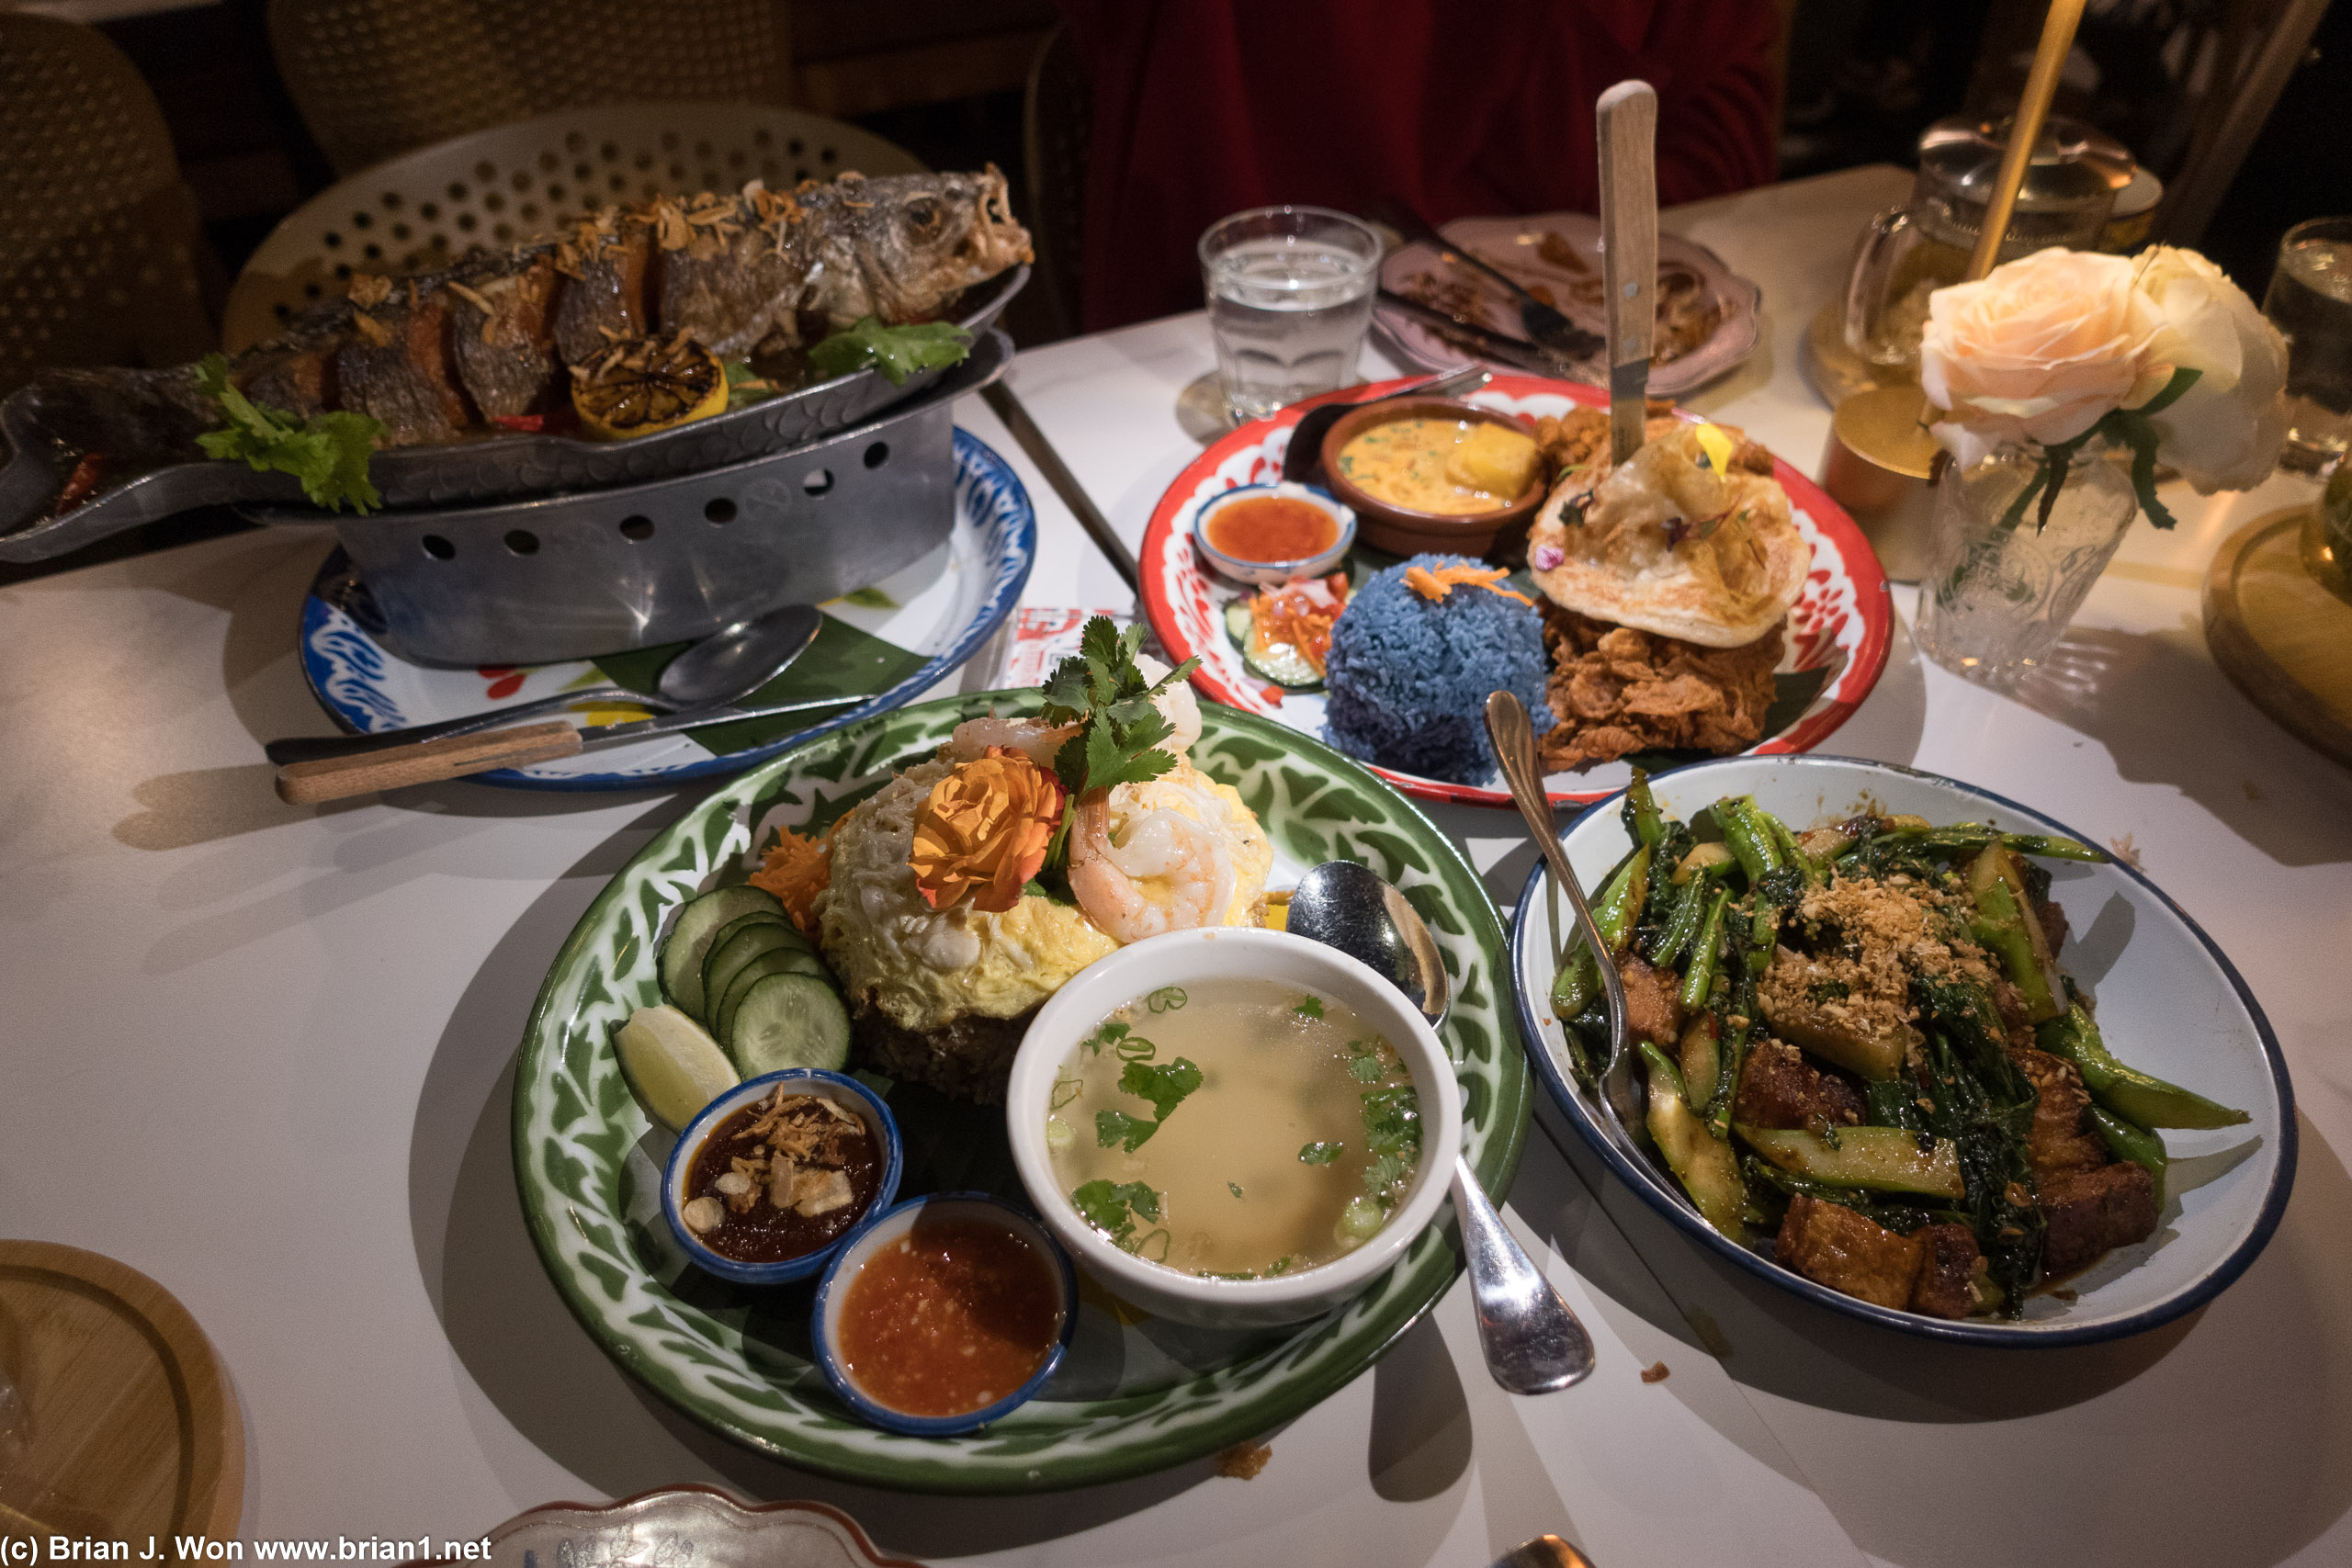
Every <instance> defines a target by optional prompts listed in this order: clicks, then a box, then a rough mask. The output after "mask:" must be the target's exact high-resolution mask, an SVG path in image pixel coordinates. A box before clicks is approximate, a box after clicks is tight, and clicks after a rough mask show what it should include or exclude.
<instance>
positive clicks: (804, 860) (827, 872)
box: [746, 828, 833, 942]
mask: <svg viewBox="0 0 2352 1568" xmlns="http://www.w3.org/2000/svg"><path fill="white" fill-rule="evenodd" d="M746 880H747V881H749V882H750V883H751V885H752V886H754V887H764V888H766V889H767V890H768V891H769V892H771V893H773V894H775V896H776V897H777V898H778V899H780V900H781V901H782V902H783V904H784V912H785V913H786V914H787V915H790V916H791V917H792V923H793V924H794V925H796V926H797V927H799V928H800V934H801V935H802V936H805V937H807V938H809V940H810V941H812V942H813V941H815V940H816V937H817V915H816V911H815V909H814V908H812V906H813V905H814V904H815V903H816V900H817V895H818V894H820V893H822V892H823V891H824V890H825V889H826V888H827V887H829V886H831V885H832V880H833V835H832V833H831V830H828V831H827V832H826V834H825V836H824V837H823V838H821V839H809V838H804V837H802V836H801V835H800V834H798V833H796V832H794V831H793V830H792V829H789V828H786V829H782V830H781V831H780V832H779V834H778V836H777V838H776V841H775V848H774V849H772V850H770V851H768V852H767V863H765V864H763V865H762V866H761V867H760V869H759V870H757V871H755V872H753V873H752V874H751V875H750V876H749V877H748V878H746Z"/></svg>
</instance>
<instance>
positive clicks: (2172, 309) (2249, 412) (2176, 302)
mask: <svg viewBox="0 0 2352 1568" xmlns="http://www.w3.org/2000/svg"><path fill="white" fill-rule="evenodd" d="M2133 265H2136V266H2137V267H2138V268H2139V281H2138V285H2137V287H2138V288H2139V291H2140V292H2141V293H2142V294H2144V295H2145V296H2147V298H2148V299H2149V301H2150V302H2151V303H2153V304H2154V306H2155V307H2156V309H2157V310H2159V311H2160V312H2162V314H2163V316H2164V325H2163V326H2162V327H2160V328H2159V329H2158V330H2157V333H2156V336H2155V341H2154V343H2153V344H2151V345H2150V347H2151V349H2152V351H2153V353H2152V357H2154V358H2155V359H2157V360H2161V361H2163V362H2165V363H2167V364H2170V365H2174V366H2177V367H2181V368H2184V369H2190V370H2198V371H2201V372H2203V374H2201V375H2200V376H2199V377H2198V378H2197V380H2196V382H2195V384H2193V385H2192V386H2190V388H2189V389H2188V391H2186V392H2184V393H2182V394H2181V397H2180V399H2179V400H2178V401H2177V402H2175V403H2173V404H2172V405H2171V406H2170V407H2168V408H2166V409H2165V410H2164V411H2163V412H2161V413H2158V414H2155V415H2154V416H2153V419H2152V423H2154V425H2155V427H2156V434H2157V435H2158V437H2159V444H2158V446H2157V450H2158V451H2159V452H2160V453H2161V454H2162V455H2163V457H2164V459H2165V462H2167V463H2170V464H2171V465H2172V466H2173V467H2174V468H2178V469H2179V470H2180V472H2181V477H2182V478H2184V479H2187V480H2188V482H2189V483H2190V484H2192V485H2195V486H2196V487H2197V493H2198V494H2199V495H2211V494H2212V493H2213V492H2214V491H2217V490H2251V489H2252V488H2253V487H2254V486H2256V485H2258V484H2260V483H2261V482H2262V481H2263V480H2264V479H2267V478H2269V477H2270V470H2271V469H2272V468H2275V467H2276V466H2277V465H2278V451H2279V448H2280V446H2283V445H2284V444H2285V442H2286V439H2287V400H2286V397H2285V395H2284V394H2285V390H2286V386H2287V340H2286V339H2284V338H2282V337H2280V336H2279V335H2278V328H2276V327H2274V326H2272V325H2271V324H2270V323H2269V322H2268V321H2265V320H2264V319H2263V316H2262V312H2261V311H2259V310H2256V309H2255V306H2254V301H2253V300H2251V299H2247V298H2246V297H2245V290H2244V289H2242V288H2239V287H2238V286H2237V285H2236V284H2234V283H2232V282H2231V281H2230V280H2229V279H2228V278H2227V277H2225V276H2222V269H2221V268H2220V267H2217V266H2215V265H2213V264H2212V263H2211V262H2209V261H2207V260H2206V259H2205V258H2204V257H2203V256H2200V255H2199V254H2197V253H2196V252H2195V251H2183V250H2176V249H2175V248H2173V247H2172V246H2170V245H2152V246H2150V247H2149V248H2148V249H2147V250H2145V251H2143V252H2141V253H2140V254H2139V255H2138V256H2136V257H2134V258H2133Z"/></svg>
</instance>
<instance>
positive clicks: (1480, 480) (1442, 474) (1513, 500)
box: [1323, 398, 1547, 556]
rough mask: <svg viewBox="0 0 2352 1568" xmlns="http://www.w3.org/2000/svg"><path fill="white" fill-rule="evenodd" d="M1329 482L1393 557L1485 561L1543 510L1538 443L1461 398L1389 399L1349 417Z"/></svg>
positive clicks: (1371, 538) (1503, 417) (1334, 442)
mask: <svg viewBox="0 0 2352 1568" xmlns="http://www.w3.org/2000/svg"><path fill="white" fill-rule="evenodd" d="M1323 477H1324V481H1325V482H1326V483H1327V484H1329V486H1330V487H1331V492H1332V493H1333V494H1334V495H1336V496H1338V497H1339V498H1340V500H1341V501H1343V502H1347V504H1348V505H1349V506H1351V507H1352V508H1353V509H1354V511H1355V513H1356V525H1357V532H1358V536H1359V537H1361V538H1362V539H1363V541H1364V542H1365V543H1366V544H1369V545H1371V546H1373V547H1374V548H1377V549H1382V550H1386V551H1388V552H1390V553H1391V554H1394V555H1400V556H1409V555H1416V554H1419V552H1421V551H1424V550H1432V551H1438V552H1441V553H1444V554H1451V555H1465V556H1476V555H1484V554H1485V553H1486V552H1487V549H1488V548H1489V547H1491V546H1492V545H1493V544H1494V542H1495V538H1496V536H1498V535H1499V534H1502V533H1505V532H1506V531H1509V530H1511V529H1514V528H1517V529H1524V528H1525V527H1526V526H1527V525H1528V523H1529V521H1530V520H1531V519H1532V518H1533V517H1534V515H1535V509H1536V508H1537V507H1539V506H1541V505H1542V504H1543V502H1544V491H1545V489H1546V488H1547V487H1546V486H1545V484H1544V464H1543V459H1542V457H1541V455H1540V454H1539V453H1538V452H1537V451H1536V447H1535V436H1534V433H1533V432H1532V431H1531V430H1529V429H1528V427H1527V426H1526V425H1525V424H1522V423H1520V421H1519V420H1517V419H1515V418H1513V417H1512V416H1511V415H1510V414H1507V413H1503V412H1499V411H1498V410H1495V409H1488V408H1480V407H1479V406H1478V405H1476V403H1465V402H1463V401H1460V400H1456V399H1453V398H1390V399H1387V400H1384V401H1380V402H1373V403H1365V404H1363V406H1362V407H1360V408H1358V409H1356V410H1354V411H1353V412H1350V413H1347V414H1344V415H1342V416H1341V417H1340V421H1339V423H1336V424H1334V425H1332V426H1331V429H1330V431H1329V434H1326V435H1325V436H1324V437H1323Z"/></svg>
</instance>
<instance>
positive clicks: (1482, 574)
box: [1405, 566, 1535, 610]
mask: <svg viewBox="0 0 2352 1568" xmlns="http://www.w3.org/2000/svg"><path fill="white" fill-rule="evenodd" d="M1509 576H1510V572H1508V571H1505V570H1503V569H1502V568H1501V567H1498V566H1489V567H1476V566H1442V567H1440V568H1438V569H1437V570H1435V571H1431V570H1430V569H1429V568H1427V567H1425V566H1408V567H1407V568H1406V569H1405V586H1406V587H1408V588H1409V589H1411V590H1412V591H1413V592H1416V593H1418V594H1419V595H1420V596H1421V597H1422V598H1424V599H1427V600H1429V601H1430V603H1431V604H1435V603H1437V602H1438V601H1439V600H1442V599H1443V598H1444V597H1445V596H1446V595H1447V594H1449V593H1451V592H1453V591H1454V589H1456V588H1457V587H1462V588H1483V589H1485V590H1486V591H1487V592H1489V593H1499V594H1501V595H1502V596H1503V597H1504V598H1506V599H1516V600H1518V601H1519V602H1520V603H1521V604H1524V605H1526V606H1527V607H1528V608H1529V609H1531V610H1532V609H1533V608H1535V601H1534V600H1532V599H1530V598H1529V597H1528V596H1527V595H1526V594H1524V593H1517V592H1512V591H1511V590H1510V589H1508V588H1505V587H1504V586H1502V581H1503V579H1504V578H1506V577H1509Z"/></svg>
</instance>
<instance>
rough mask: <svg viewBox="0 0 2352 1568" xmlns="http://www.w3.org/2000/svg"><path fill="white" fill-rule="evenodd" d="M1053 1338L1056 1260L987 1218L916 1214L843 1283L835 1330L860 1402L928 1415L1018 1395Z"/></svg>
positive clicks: (1057, 1314)
mask: <svg viewBox="0 0 2352 1568" xmlns="http://www.w3.org/2000/svg"><path fill="white" fill-rule="evenodd" d="M1060 1333H1061V1294H1060V1291H1059V1290H1058V1288H1057V1285H1056V1281H1055V1279H1054V1271H1053V1268H1052V1265H1050V1264H1048V1263H1047V1262H1046V1259H1045V1258H1041V1257H1039V1256H1038V1255H1037V1251H1036V1249H1035V1247H1031V1246H1030V1245H1029V1243H1028V1242H1027V1241H1025V1240H1023V1238H1022V1237H1021V1236H1019V1235H1015V1234H1014V1233H1013V1232H1012V1231H1009V1230H1007V1229H1005V1228H1004V1227H1003V1226H1002V1225H998V1224H989V1222H988V1221H986V1220H918V1221H917V1222H916V1223H915V1224H912V1225H911V1226H910V1227H908V1230H907V1233H906V1235H902V1236H900V1237H899V1239H898V1240H896V1241H892V1242H886V1243H884V1244H883V1245H882V1246H880V1247H876V1249H875V1250H874V1252H873V1253H872V1255H871V1256H869V1257H868V1258H866V1260H865V1264H864V1265H863V1266H862V1267H861V1268H860V1269H858V1271H857V1277H856V1278H855V1279H854V1280H851V1281H850V1285H849V1293H848V1294H847V1295H846V1296H844V1297H843V1298H842V1314H841V1320H840V1326H839V1328H838V1329H837V1331H836V1335H837V1337H838V1339H839V1341H840V1346H841V1357H842V1366H843V1368H844V1370H845V1371H847V1372H848V1373H849V1375H850V1377H851V1378H852V1379H853V1380H854V1382H856V1383H857V1386H858V1387H859V1388H861V1389H863V1390H864V1391H865V1395H866V1397H867V1398H869V1399H871V1400H873V1401H874V1403H875V1404H881V1405H887V1406H888V1407H889V1408H890V1409H892V1410H898V1411H903V1412H904V1413H905V1414H907V1415H909V1416H964V1415H968V1414H969V1413H971V1412H972V1411H975V1410H984V1409H986V1408H987V1407H988V1406H989V1405H991V1404H995V1403H996V1402H997V1401H998V1400H1000V1399H1002V1398H1004V1397H1006V1396H1007V1395H1008V1394H1011V1393H1015V1392H1016V1391H1018V1390H1019V1389H1020V1387H1021V1385H1022V1384H1023V1383H1025V1382H1028V1381H1029V1380H1030V1379H1031V1378H1033V1377H1035V1376H1036V1375H1037V1369H1038V1368H1039V1367H1041V1366H1044V1365H1045V1364H1046V1357H1047V1356H1048V1355H1050V1354H1052V1352H1053V1348H1054V1341H1055V1340H1056V1339H1057V1337H1059V1335H1060Z"/></svg>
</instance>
